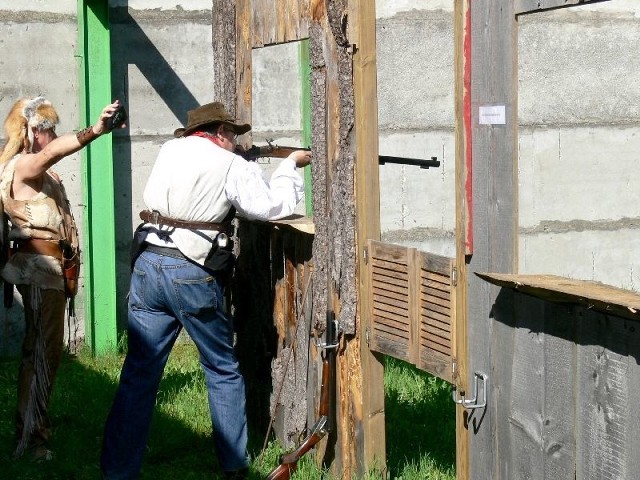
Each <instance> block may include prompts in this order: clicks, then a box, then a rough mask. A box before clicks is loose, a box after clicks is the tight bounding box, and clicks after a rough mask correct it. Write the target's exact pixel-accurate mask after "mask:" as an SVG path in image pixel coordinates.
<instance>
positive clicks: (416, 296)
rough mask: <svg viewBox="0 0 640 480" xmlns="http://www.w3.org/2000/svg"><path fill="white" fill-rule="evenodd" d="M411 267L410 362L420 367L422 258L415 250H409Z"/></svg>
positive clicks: (409, 265)
mask: <svg viewBox="0 0 640 480" xmlns="http://www.w3.org/2000/svg"><path fill="white" fill-rule="evenodd" d="M407 263H408V267H409V298H408V302H409V352H408V354H409V362H411V363H412V364H414V365H416V366H419V365H420V326H421V323H422V322H421V320H422V318H421V315H420V310H421V301H420V297H421V286H422V277H421V275H420V273H421V270H422V269H421V268H420V267H421V266H422V258H421V256H420V252H418V250H417V249H415V248H409V249H408V250H407Z"/></svg>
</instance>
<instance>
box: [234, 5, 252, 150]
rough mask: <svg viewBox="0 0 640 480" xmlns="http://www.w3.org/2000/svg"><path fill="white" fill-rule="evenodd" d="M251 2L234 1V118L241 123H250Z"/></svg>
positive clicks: (246, 137)
mask: <svg viewBox="0 0 640 480" xmlns="http://www.w3.org/2000/svg"><path fill="white" fill-rule="evenodd" d="M252 25H253V22H252V17H251V0H237V1H236V39H237V40H236V41H237V44H236V94H237V97H236V118H238V119H239V120H240V121H241V122H243V123H251V87H252V71H253V69H252V61H251V60H252V59H251V26H252ZM250 137H251V132H249V133H248V134H246V135H245V139H246V140H245V141H246V142H247V144H250V142H251V138H250Z"/></svg>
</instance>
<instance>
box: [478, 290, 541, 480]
mask: <svg viewBox="0 0 640 480" xmlns="http://www.w3.org/2000/svg"><path fill="white" fill-rule="evenodd" d="M517 306H518V308H517V310H516V322H515V332H514V345H513V350H514V351H515V352H517V355H515V356H514V357H513V366H512V369H511V378H510V379H499V380H506V381H507V382H508V383H510V385H511V397H510V398H509V401H508V403H507V404H505V405H502V407H504V408H505V412H508V413H507V415H508V422H509V426H510V443H511V456H510V457H509V458H506V459H504V461H506V462H508V463H509V464H510V474H511V477H512V478H527V479H530V480H544V478H545V477H544V468H543V466H544V452H543V448H542V445H543V430H544V427H543V421H544V398H545V393H546V392H545V389H544V387H545V368H544V367H545V365H544V363H545V358H544V342H545V336H544V313H545V303H544V302H542V301H540V300H537V299H534V298H528V297H525V298H523V297H522V296H521V295H519V296H518V298H517ZM494 355H496V356H499V355H500V352H499V351H497V352H494ZM502 361H503V360H502V359H496V363H501V362H502ZM497 383H498V379H497V378H494V379H493V380H492V384H497ZM533 392H536V393H535V394H533ZM491 453H492V455H493V454H494V453H493V452H491ZM472 478H475V468H474V470H473V473H472Z"/></svg>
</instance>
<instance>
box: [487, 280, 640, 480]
mask: <svg viewBox="0 0 640 480" xmlns="http://www.w3.org/2000/svg"><path fill="white" fill-rule="evenodd" d="M492 324H493V326H492V328H491V331H492V338H491V343H492V347H493V348H492V352H493V358H492V365H491V366H492V375H493V377H494V378H493V380H492V385H494V386H493V387H492V390H491V391H492V397H493V398H492V401H491V403H490V408H489V412H488V415H489V416H491V417H492V418H493V419H494V420H493V422H494V424H495V427H494V431H495V436H494V439H493V445H494V447H493V448H494V452H493V456H494V457H495V458H499V459H500V461H499V462H498V461H496V462H495V464H494V471H493V472H491V473H490V475H491V476H490V477H488V478H493V479H495V480H511V479H513V478H530V479H534V480H535V479H539V480H552V479H554V480H555V479H559V478H585V479H586V478H598V479H617V480H631V479H634V478H636V477H637V472H638V469H639V468H640V457H638V455H637V452H638V449H639V448H640V430H639V429H638V428H637V427H636V424H637V418H638V416H639V415H640V404H639V403H638V402H636V401H635V400H634V399H635V398H637V396H638V394H639V393H640V366H639V363H640V362H639V360H640V323H639V322H637V321H632V320H628V319H624V318H621V317H617V316H614V315H607V314H604V313H601V312H598V311H594V310H592V309H590V308H588V307H585V306H582V305H577V304H571V303H555V302H549V301H545V300H542V299H539V298H536V297H533V296H530V295H527V294H524V293H518V292H516V291H513V290H511V289H509V288H503V289H502V290H501V291H500V294H499V295H498V298H497V300H496V304H495V308H494V318H493V320H492Z"/></svg>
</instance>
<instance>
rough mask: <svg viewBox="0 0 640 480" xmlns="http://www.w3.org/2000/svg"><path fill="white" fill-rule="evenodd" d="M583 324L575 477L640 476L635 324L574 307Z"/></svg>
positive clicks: (638, 354)
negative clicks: (639, 470)
mask: <svg viewBox="0 0 640 480" xmlns="http://www.w3.org/2000/svg"><path fill="white" fill-rule="evenodd" d="M576 312H577V313H576V314H577V318H578V322H579V323H578V325H579V330H578V332H579V337H578V344H579V347H578V349H579V354H578V358H577V362H578V385H579V391H578V396H577V401H576V408H577V414H576V418H577V424H576V425H577V428H576V435H577V446H576V448H577V460H576V463H577V476H576V478H598V479H603V480H613V479H632V478H636V477H637V472H638V463H639V460H638V454H637V452H638V441H639V437H640V434H639V433H638V428H637V422H635V421H633V420H631V419H637V418H638V411H639V407H638V402H637V401H635V399H636V398H637V396H638V380H637V377H638V371H639V368H638V358H640V342H639V336H638V328H637V324H636V323H635V322H630V321H627V320H624V319H621V318H619V317H613V316H607V315H604V314H601V313H598V312H594V311H592V310H590V309H586V308H583V307H576Z"/></svg>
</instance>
